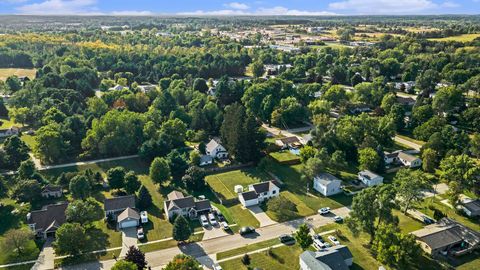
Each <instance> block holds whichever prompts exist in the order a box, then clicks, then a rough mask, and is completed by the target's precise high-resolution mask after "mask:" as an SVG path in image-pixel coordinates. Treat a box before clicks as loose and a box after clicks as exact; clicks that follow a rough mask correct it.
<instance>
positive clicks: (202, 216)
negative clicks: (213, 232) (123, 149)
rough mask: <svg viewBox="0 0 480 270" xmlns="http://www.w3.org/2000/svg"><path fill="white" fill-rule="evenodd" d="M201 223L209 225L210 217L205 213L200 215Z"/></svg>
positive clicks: (204, 225)
mask: <svg viewBox="0 0 480 270" xmlns="http://www.w3.org/2000/svg"><path fill="white" fill-rule="evenodd" d="M200 223H202V226H203V227H208V219H207V217H206V216H205V215H201V216H200Z"/></svg>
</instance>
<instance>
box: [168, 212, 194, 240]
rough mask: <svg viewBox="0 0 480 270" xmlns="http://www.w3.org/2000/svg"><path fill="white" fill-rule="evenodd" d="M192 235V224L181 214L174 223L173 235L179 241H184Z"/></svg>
mask: <svg viewBox="0 0 480 270" xmlns="http://www.w3.org/2000/svg"><path fill="white" fill-rule="evenodd" d="M191 235H192V230H191V229H190V225H189V224H188V221H187V220H186V219H185V218H184V217H183V216H182V215H179V216H177V218H175V221H174V223H173V231H172V237H173V239H175V240H176V241H179V242H184V241H186V240H188V238H190V236H191Z"/></svg>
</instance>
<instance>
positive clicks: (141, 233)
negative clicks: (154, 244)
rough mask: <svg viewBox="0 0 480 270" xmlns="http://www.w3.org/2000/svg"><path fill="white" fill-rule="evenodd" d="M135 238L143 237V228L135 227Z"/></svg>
mask: <svg viewBox="0 0 480 270" xmlns="http://www.w3.org/2000/svg"><path fill="white" fill-rule="evenodd" d="M137 238H138V239H140V240H142V239H143V238H145V234H144V233H143V228H142V227H140V228H138V229H137Z"/></svg>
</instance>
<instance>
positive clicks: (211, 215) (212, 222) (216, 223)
mask: <svg viewBox="0 0 480 270" xmlns="http://www.w3.org/2000/svg"><path fill="white" fill-rule="evenodd" d="M208 221H210V224H212V226H217V225H218V222H217V220H216V219H215V216H214V215H213V214H212V213H210V214H208Z"/></svg>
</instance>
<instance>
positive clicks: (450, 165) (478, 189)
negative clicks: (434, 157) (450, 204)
mask: <svg viewBox="0 0 480 270" xmlns="http://www.w3.org/2000/svg"><path fill="white" fill-rule="evenodd" d="M440 170H441V172H440V180H442V181H445V182H446V183H452V182H454V183H456V184H457V185H458V188H457V189H456V190H458V191H459V192H461V191H462V190H466V189H469V190H472V191H473V192H475V193H476V194H479V193H480V178H478V175H479V174H480V167H479V166H478V165H477V164H476V162H475V160H473V159H472V158H470V157H469V156H467V155H458V156H449V157H446V158H445V159H443V160H442V161H441V162H440Z"/></svg>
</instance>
